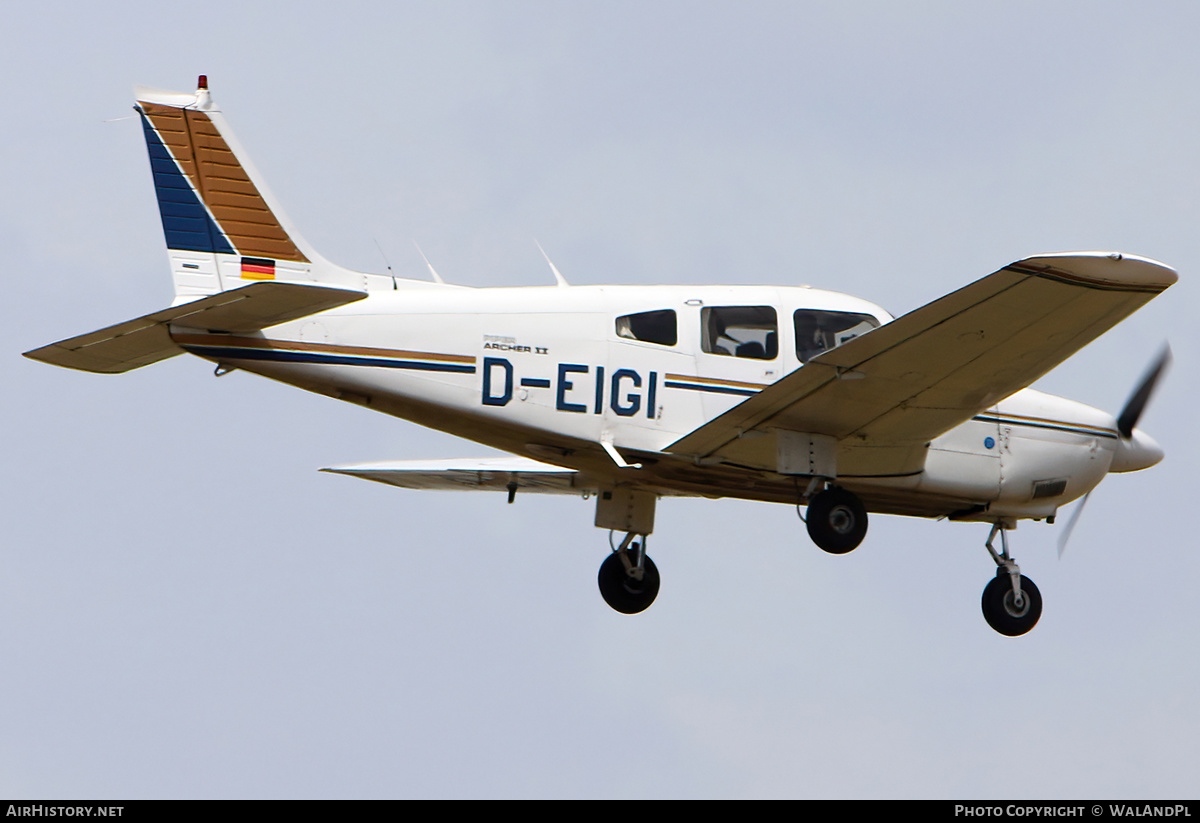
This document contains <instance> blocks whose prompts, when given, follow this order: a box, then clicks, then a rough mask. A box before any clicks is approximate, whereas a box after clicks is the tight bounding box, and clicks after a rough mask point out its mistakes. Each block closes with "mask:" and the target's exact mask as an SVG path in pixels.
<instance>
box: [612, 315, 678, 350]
mask: <svg viewBox="0 0 1200 823" xmlns="http://www.w3.org/2000/svg"><path fill="white" fill-rule="evenodd" d="M617 337H624V338H626V339H628V340H640V341H642V342H643V343H657V344H658V345H660V346H674V345H675V344H676V343H677V342H679V333H678V331H677V324H676V321H675V312H674V310H673V309H662V310H661V311H644V312H639V313H638V314H627V315H625V316H624V317H618V318H617Z"/></svg>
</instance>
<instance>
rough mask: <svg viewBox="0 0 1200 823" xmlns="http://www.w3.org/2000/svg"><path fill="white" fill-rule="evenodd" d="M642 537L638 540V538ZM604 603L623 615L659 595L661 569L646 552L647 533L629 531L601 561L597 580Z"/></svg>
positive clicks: (647, 604) (643, 609)
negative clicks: (618, 544)
mask: <svg viewBox="0 0 1200 823" xmlns="http://www.w3.org/2000/svg"><path fill="white" fill-rule="evenodd" d="M638 537H640V538H641V539H640V540H638V539H637V538H638ZM597 582H598V583H599V584H600V595H601V596H602V597H603V598H604V602H605V603H607V604H608V605H609V606H612V607H613V608H614V609H616V610H617V611H619V612H620V613H621V614H637V613H638V612H642V611H645V610H646V609H648V608H650V604H651V603H653V602H654V598H656V597H658V585H659V577H658V568H657V567H656V566H655V565H654V561H653V560H651V559H650V558H649V557H648V556H647V555H646V536H645V535H638V534H635V533H634V532H629V533H627V534H626V535H625V538H624V539H623V540H622V541H621V545H620V546H618V547H617V548H615V549H613V552H612V554H610V555H609V556H608V557H606V558H605V559H604V562H603V563H601V564H600V574H599V577H598V579H597Z"/></svg>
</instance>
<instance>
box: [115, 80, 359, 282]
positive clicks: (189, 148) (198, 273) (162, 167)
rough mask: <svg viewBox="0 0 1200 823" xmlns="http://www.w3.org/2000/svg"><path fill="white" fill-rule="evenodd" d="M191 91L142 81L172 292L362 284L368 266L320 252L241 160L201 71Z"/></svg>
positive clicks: (141, 103)
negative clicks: (258, 284)
mask: <svg viewBox="0 0 1200 823" xmlns="http://www.w3.org/2000/svg"><path fill="white" fill-rule="evenodd" d="M197 85H198V88H197V89H196V92H195V93H194V94H187V93H181V92H170V91H158V90H154V89H147V88H141V87H139V88H138V89H137V90H136V91H137V99H138V103H137V106H136V109H137V112H138V114H140V115H141V119H142V126H143V128H144V130H145V136H146V148H147V149H148V151H149V153H150V169H151V172H152V173H153V176H154V191H155V194H156V195H157V196H158V208H159V213H160V215H161V217H162V225H163V234H164V235H165V236H166V241H167V249H168V250H169V252H170V258H171V273H172V275H173V277H174V279H175V293H176V297H199V296H203V295H208V294H215V293H217V292H221V291H226V290H228V289H234V288H238V287H240V286H244V285H247V283H248V282H250V281H259V280H281V281H286V282H299V283H318V284H322V285H329V286H339V287H342V288H352V289H365V288H367V282H366V280H367V278H368V277H369V275H365V274H360V273H358V272H352V271H350V270H348V269H344V268H341V267H340V266H336V265H334V264H333V263H330V262H329V261H328V260H325V259H324V258H323V257H321V256H320V255H318V254H317V253H316V252H315V251H313V249H312V248H311V247H310V246H309V245H308V244H307V243H306V242H305V241H304V240H303V238H301V237H300V236H299V234H297V233H296V231H295V229H294V228H292V225H291V223H290V221H288V219H287V218H286V216H285V215H284V214H283V212H282V211H281V210H280V209H279V207H278V206H277V205H276V203H275V199H274V197H273V196H272V195H271V193H270V191H268V190H267V188H266V186H264V185H263V183H262V181H261V180H260V178H259V175H258V173H257V171H256V170H255V169H254V168H253V166H251V165H250V163H249V162H248V161H247V160H246V158H245V154H244V152H242V151H241V147H240V146H239V145H238V143H237V141H236V140H235V139H234V137H233V135H232V133H231V132H230V130H229V127H228V126H227V125H226V123H225V118H224V117H223V116H222V115H221V111H220V109H218V108H217V107H216V106H215V105H214V104H213V101H212V96H211V95H210V94H209V91H208V82H207V79H206V78H205V77H204V76H203V75H201V77H200V81H199V83H198V84H197Z"/></svg>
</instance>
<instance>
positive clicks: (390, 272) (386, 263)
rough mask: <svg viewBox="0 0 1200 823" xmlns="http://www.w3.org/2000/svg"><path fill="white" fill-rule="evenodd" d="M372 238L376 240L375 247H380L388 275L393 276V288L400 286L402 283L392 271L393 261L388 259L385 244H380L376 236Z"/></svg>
mask: <svg viewBox="0 0 1200 823" xmlns="http://www.w3.org/2000/svg"><path fill="white" fill-rule="evenodd" d="M371 240H373V241H374V243H375V248H377V249H379V256H380V257H382V258H383V265H385V266H387V270H388V276H389V277H391V278H392V290H393V291H394V290H396V289H398V288H400V285H399V284H398V283H397V282H396V273H395V272H394V271H392V261H390V260H388V256H387V254H385V253H384V251H383V246H381V245H379V241H378V240H376V239H375V238H374V237H372V238H371Z"/></svg>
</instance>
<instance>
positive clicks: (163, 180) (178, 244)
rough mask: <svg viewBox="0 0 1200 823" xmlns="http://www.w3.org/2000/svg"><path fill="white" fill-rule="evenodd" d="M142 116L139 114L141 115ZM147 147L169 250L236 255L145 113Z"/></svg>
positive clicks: (144, 125) (143, 117) (143, 120)
mask: <svg viewBox="0 0 1200 823" xmlns="http://www.w3.org/2000/svg"><path fill="white" fill-rule="evenodd" d="M139 114H140V112H139ZM141 118H142V128H143V129H144V130H145V132H146V148H147V149H148V150H149V152H150V171H151V173H152V174H153V175H154V193H155V194H156V195H157V196H158V212H159V214H160V215H161V216H162V224H163V234H164V235H166V238H167V248H168V249H179V250H183V251H206V252H215V253H217V254H237V251H236V250H235V249H234V248H233V246H231V245H230V244H229V240H228V239H226V237H225V235H224V234H223V233H222V232H221V229H220V228H219V227H218V226H217V224H216V223H215V222H214V221H213V219H212V217H211V216H209V214H208V209H206V208H204V204H203V203H201V202H200V198H199V197H197V196H196V192H195V190H193V189H192V185H191V183H189V182H188V179H187V177H185V176H184V174H183V172H182V171H180V169H179V166H178V164H176V162H175V158H173V157H172V156H171V152H170V151H168V150H167V147H166V146H164V145H163V142H162V140H160V139H159V137H158V132H156V131H155V130H154V127H153V126H152V125H150V120H149V119H148V118H147V117H146V115H144V114H142V115H141Z"/></svg>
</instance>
